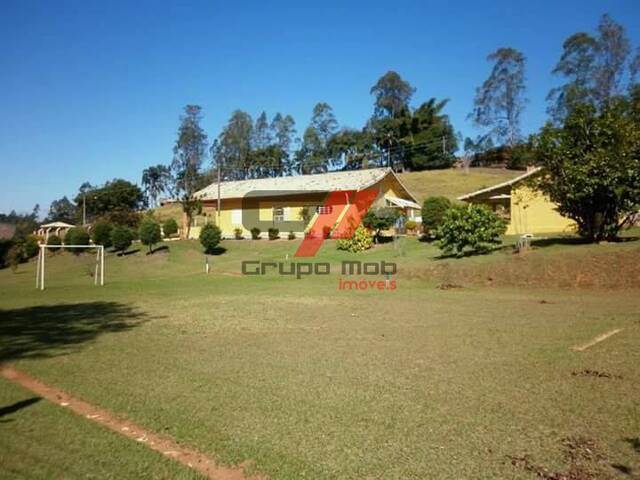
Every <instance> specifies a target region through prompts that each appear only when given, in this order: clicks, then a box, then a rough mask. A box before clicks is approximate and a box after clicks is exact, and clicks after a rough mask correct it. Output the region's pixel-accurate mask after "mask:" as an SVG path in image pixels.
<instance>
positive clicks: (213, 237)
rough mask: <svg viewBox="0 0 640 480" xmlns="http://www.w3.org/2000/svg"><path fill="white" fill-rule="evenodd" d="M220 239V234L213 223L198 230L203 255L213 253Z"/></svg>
mask: <svg viewBox="0 0 640 480" xmlns="http://www.w3.org/2000/svg"><path fill="white" fill-rule="evenodd" d="M221 239H222V232H221V231H220V229H219V228H218V226H217V225H214V224H213V223H207V224H206V225H205V226H204V227H202V230H200V243H201V244H202V246H203V247H204V253H213V252H214V251H215V248H216V247H217V246H218V244H219V243H220V240H221Z"/></svg>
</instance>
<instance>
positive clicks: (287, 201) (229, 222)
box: [190, 175, 410, 238]
mask: <svg viewBox="0 0 640 480" xmlns="http://www.w3.org/2000/svg"><path fill="white" fill-rule="evenodd" d="M377 186H378V187H379V188H380V196H379V197H378V198H379V199H380V200H381V199H382V198H383V197H389V196H392V197H399V198H406V199H410V198H409V197H408V196H407V194H406V193H405V192H404V189H403V188H402V186H401V185H400V184H399V183H398V181H397V180H396V179H395V178H393V177H392V176H390V175H388V176H387V177H385V178H384V179H383V180H381V181H380V183H379V184H378V185H377ZM325 196H326V194H322V193H321V194H317V193H310V194H308V195H296V196H295V197H294V196H291V197H271V198H265V199H264V200H260V201H259V202H258V209H259V210H258V218H259V219H260V220H261V221H270V220H272V219H273V208H274V207H283V208H285V209H287V210H286V211H285V220H301V218H300V214H301V212H302V209H303V208H304V207H305V206H309V207H316V206H319V205H322V204H323V202H324V198H325ZM215 207H216V202H215V200H214V201H205V202H204V208H203V213H204V215H205V216H206V217H207V219H209V220H210V221H212V222H216V214H215ZM241 209H242V199H231V200H222V209H221V212H220V225H219V226H220V228H221V230H222V233H223V235H224V236H225V237H233V236H234V229H236V228H243V226H242V224H241V223H239V222H234V221H233V220H234V219H235V220H241V218H242V217H241V216H240V215H236V216H235V218H234V214H233V211H234V210H236V211H240V210H241ZM316 216H317V214H315V213H314V215H313V217H312V218H311V221H310V222H309V224H312V223H313V221H314V220H315V218H316ZM205 221H206V220H205V219H204V218H199V219H198V224H197V225H196V226H194V227H191V232H190V237H191V238H198V236H199V235H200V224H202V223H204V222H205ZM276 226H277V225H276ZM287 233H288V232H285V231H281V232H280V235H281V236H285V235H286V234H287ZM294 233H296V234H297V235H298V236H302V235H303V233H304V232H302V231H300V232H294ZM266 235H267V232H266V231H264V232H262V236H266ZM243 236H244V237H245V238H250V237H251V232H250V231H249V230H247V229H244V228H243Z"/></svg>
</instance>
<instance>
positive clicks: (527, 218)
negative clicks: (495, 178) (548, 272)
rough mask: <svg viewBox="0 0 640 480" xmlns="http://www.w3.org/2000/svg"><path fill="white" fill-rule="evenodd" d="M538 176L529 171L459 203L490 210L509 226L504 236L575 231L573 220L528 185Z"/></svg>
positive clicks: (478, 192) (534, 169) (538, 170)
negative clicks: (564, 215) (486, 207)
mask: <svg viewBox="0 0 640 480" xmlns="http://www.w3.org/2000/svg"><path fill="white" fill-rule="evenodd" d="M540 172H541V168H539V167H537V168H529V169H527V172H526V173H524V174H523V175H520V176H519V177H516V178H513V179H511V180H509V181H507V182H502V183H499V184H497V185H494V186H493V187H488V188H483V189H481V190H478V191H476V192H472V193H468V194H466V195H462V196H461V197H458V200H463V201H465V202H469V203H475V204H483V205H487V206H489V207H490V208H491V210H493V211H494V212H495V213H496V214H498V215H499V216H501V217H502V218H504V219H505V220H506V221H507V222H508V226H507V235H523V234H540V233H558V232H573V231H575V223H574V222H573V220H571V219H569V218H566V217H563V216H562V215H560V213H558V211H557V206H556V204H554V203H553V202H552V201H551V199H549V197H547V196H546V195H544V194H543V193H542V192H539V191H537V190H535V188H533V187H532V186H531V185H530V184H528V183H527V180H528V179H531V177H533V176H535V175H540Z"/></svg>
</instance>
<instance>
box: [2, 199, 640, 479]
mask: <svg viewBox="0 0 640 480" xmlns="http://www.w3.org/2000/svg"><path fill="white" fill-rule="evenodd" d="M410 188H411V187H410ZM635 233H636V234H637V232H635ZM628 240H629V241H626V242H622V243H619V244H604V245H597V246H594V245H579V244H575V241H574V240H573V239H548V240H541V241H540V242H539V243H538V246H537V247H536V248H534V249H533V250H532V251H531V252H530V253H528V254H527V255H513V254H512V253H511V250H510V249H509V248H505V249H501V250H497V251H495V252H493V253H492V254H490V255H483V256H478V257H469V258H463V259H446V258H445V259H443V258H440V257H439V252H438V250H437V249H436V247H435V246H433V245H431V244H428V243H421V242H419V241H417V240H416V239H412V238H409V239H405V240H403V241H401V242H396V243H389V244H385V245H382V246H379V247H377V248H375V249H373V250H372V251H369V252H367V253H365V254H363V255H362V256H359V257H358V256H355V257H354V256H353V255H351V254H346V253H343V252H338V251H337V250H336V249H335V245H334V244H333V242H327V243H326V244H325V246H324V247H323V249H322V250H321V252H320V255H319V257H317V258H316V260H317V261H326V262H329V263H331V264H332V266H333V267H334V268H333V273H332V274H331V275H328V276H317V277H307V278H302V279H300V280H296V279H295V278H291V277H281V276H278V275H275V274H273V273H270V274H268V275H266V276H242V275H240V263H241V261H243V260H261V261H263V262H265V261H283V262H288V259H290V258H291V256H292V254H293V252H294V251H295V248H296V247H297V244H298V242H297V241H291V242H290V241H276V242H268V241H266V240H260V241H255V242H254V241H224V242H223V243H222V247H223V248H222V249H221V251H220V255H217V256H212V257H210V261H211V265H212V273H211V274H210V275H205V274H204V273H203V266H204V256H203V255H202V253H201V251H200V248H199V245H198V244H197V243H195V242H170V243H168V244H167V245H166V247H167V248H165V249H161V250H159V251H157V252H156V253H155V254H153V255H145V254H144V251H143V250H141V251H138V252H135V253H132V254H130V255H127V256H124V257H117V256H115V255H113V254H109V255H108V256H107V270H106V279H107V285H105V287H102V288H100V287H94V286H93V284H92V279H91V277H90V271H91V268H90V265H91V258H90V257H89V256H83V255H81V256H73V255H69V254H62V255H56V256H53V257H51V258H49V259H48V263H47V284H48V288H47V290H46V291H44V292H39V291H36V290H35V288H34V274H35V272H34V264H33V263H29V264H26V265H22V266H21V267H20V268H19V270H18V272H17V273H12V272H11V271H10V270H2V271H0V287H1V288H0V309H1V310H0V359H1V360H2V361H4V362H10V363H11V364H13V365H14V366H16V368H19V369H22V370H24V371H26V372H28V373H30V374H32V375H34V376H36V377H38V378H40V379H42V380H43V381H45V382H49V383H51V384H54V385H56V386H58V387H60V388H62V389H65V390H67V391H68V392H70V393H71V394H73V395H75V396H77V397H80V398H82V399H84V400H86V401H89V402H92V403H95V404H96V405H99V406H101V407H104V408H107V409H110V410H111V411H113V412H115V413H117V414H119V415H122V416H124V417H127V418H129V419H131V420H133V421H135V422H137V423H139V424H141V425H143V426H144V427H146V428H148V429H150V430H153V431H157V432H161V433H163V434H166V435H170V436H172V437H173V438H174V439H176V440H177V441H178V442H179V443H181V444H184V445H188V446H192V447H194V448H198V449H200V450H202V451H203V452H206V453H208V454H210V455H211V456H214V457H216V458H217V459H219V460H220V461H222V462H224V463H227V464H239V463H242V462H244V461H251V462H253V463H252V464H253V466H254V468H255V469H256V470H257V471H260V472H263V473H265V474H267V475H268V476H269V477H270V478H273V479H298V478H310V479H329V478H348V479H352V478H353V479H356V478H358V479H360V478H381V479H382V478H383V479H406V478H415V479H420V478H443V479H444V478H487V479H488V478H516V479H528V478H536V476H535V475H534V473H532V469H534V470H535V468H538V467H545V468H548V469H549V470H550V471H553V472H567V471H574V472H575V471H578V472H582V473H584V472H594V473H593V474H594V476H592V477H587V476H584V477H574V478H632V477H631V476H630V475H637V474H638V473H640V438H639V437H640V401H639V399H640V387H638V385H639V381H640V372H639V371H638V368H637V366H638V365H639V364H640V349H638V342H639V341H640V316H639V314H638V312H639V311H640V295H638V288H639V287H640V273H639V270H638V266H637V265H638V264H640V262H639V260H640V241H634V239H633V238H631V237H630V238H629V239H628ZM512 241H513V240H512V239H507V243H509V242H512ZM353 258H361V259H363V260H366V261H381V260H385V261H388V262H396V263H397V265H398V270H399V271H398V275H397V278H396V280H397V288H396V289H395V290H393V291H379V290H375V289H374V290H367V291H353V290H352V291H345V290H339V289H338V284H339V283H338V282H339V279H340V278H341V275H340V272H339V262H340V261H342V260H344V259H353ZM357 278H359V277H357ZM438 287H440V288H438ZM449 287H450V288H449ZM614 328H622V329H623V331H622V332H621V333H619V334H618V335H615V336H613V337H611V338H610V339H608V340H606V341H605V342H602V343H600V344H598V345H596V346H594V347H592V348H590V349H588V350H586V351H584V352H581V353H577V352H575V351H573V350H571V347H572V346H574V345H579V344H582V343H585V342H587V341H589V340H590V339H592V338H593V337H595V336H596V335H598V334H601V333H603V332H606V331H608V330H611V329H614ZM593 371H596V372H600V374H602V376H597V375H594V374H593V373H591V372H593ZM0 387H1V388H0V408H2V407H10V406H11V405H15V404H16V403H17V402H21V401H23V400H28V399H29V398H31V397H33V394H31V393H29V392H27V391H24V390H22V389H21V388H19V387H17V386H14V385H13V384H10V383H8V382H6V381H4V380H3V381H2V382H0ZM26 403H27V404H26V405H25V406H24V407H23V408H19V409H12V408H9V409H8V410H7V411H9V413H3V414H2V416H1V417H0V422H1V423H0V431H2V435H0V476H1V477H3V478H4V477H19V478H51V477H61V476H64V477H65V478H86V477H87V476H95V477H99V478H105V477H106V478H109V477H113V478H191V477H196V475H195V474H194V473H192V472H191V471H189V470H188V469H186V468H184V467H181V466H179V465H175V464H172V463H168V461H167V460H166V459H165V458H163V457H162V456H161V455H159V454H156V453H154V452H151V451H148V450H145V449H144V448H143V447H142V446H141V445H139V444H136V443H135V442H132V441H130V440H128V439H126V438H123V437H122V438H121V437H118V436H117V435H116V434H113V433H111V432H108V431H106V430H103V429H101V428H100V427H98V426H96V425H93V424H90V423H88V422H87V421H86V420H85V419H83V418H80V417H76V416H73V415H72V414H71V413H69V412H67V411H65V410H64V409H62V408H60V407H57V406H54V405H50V404H47V402H46V401H45V400H41V401H38V402H35V403H32V404H30V403H29V402H26ZM14 410H15V411H14ZM0 411H3V410H0ZM61 438H64V445H63V442H61ZM588 452H591V453H588ZM524 456H528V457H527V458H528V460H527V461H526V462H528V463H526V465H525V462H524V461H521V460H514V461H512V459H511V457H517V458H521V457H524ZM513 463H516V465H514V464H513ZM527 466H528V468H529V469H528V470H527ZM625 471H626V472H627V473H624V472H625ZM582 473H581V474H582Z"/></svg>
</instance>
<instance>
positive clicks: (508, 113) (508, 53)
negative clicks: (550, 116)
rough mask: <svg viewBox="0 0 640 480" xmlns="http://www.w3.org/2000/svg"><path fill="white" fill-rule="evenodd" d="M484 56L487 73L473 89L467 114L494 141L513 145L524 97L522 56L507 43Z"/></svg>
mask: <svg viewBox="0 0 640 480" xmlns="http://www.w3.org/2000/svg"><path fill="white" fill-rule="evenodd" d="M487 60H488V61H489V62H492V63H493V67H492V69H491V73H490V74H489V77H488V78H487V79H486V80H485V81H484V82H483V84H482V85H481V86H480V87H479V88H478V89H477V90H476V96H475V99H474V102H473V103H474V106H473V110H472V112H471V113H470V114H469V118H471V120H472V121H473V124H474V125H475V126H477V127H482V128H485V129H487V130H488V133H489V134H490V135H491V136H492V137H493V138H495V139H496V140H497V141H499V142H502V143H505V144H507V145H509V146H510V147H513V146H514V145H516V144H517V143H518V141H519V140H520V117H521V115H522V112H523V111H524V107H525V104H526V102H527V100H526V98H525V90H526V87H525V64H526V58H525V56H524V55H523V54H522V53H521V52H519V51H518V50H516V49H514V48H510V47H502V48H498V49H497V50H496V51H495V52H493V53H491V54H490V55H489V56H488V57H487Z"/></svg>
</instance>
